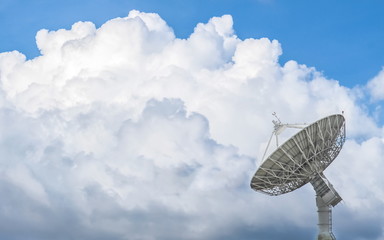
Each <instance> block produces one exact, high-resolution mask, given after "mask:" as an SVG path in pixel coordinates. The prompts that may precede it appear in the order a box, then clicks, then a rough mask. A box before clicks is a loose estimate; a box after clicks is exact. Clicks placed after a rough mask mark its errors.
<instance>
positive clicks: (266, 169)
mask: <svg viewBox="0 0 384 240" xmlns="http://www.w3.org/2000/svg"><path fill="white" fill-rule="evenodd" d="M274 115H275V117H276V118H277V116H276V114H275V113H274ZM273 123H274V124H275V126H274V131H273V133H272V136H273V135H275V136H276V143H277V145H278V135H279V134H280V133H281V132H282V130H284V129H285V128H289V127H291V128H292V127H294V128H303V129H302V130H301V131H299V132H298V133H296V134H295V135H294V136H293V137H291V138H290V139H288V140H287V141H286V142H285V143H283V144H282V145H281V146H278V148H277V149H276V150H275V151H274V152H273V153H272V154H270V155H269V156H268V157H267V158H266V159H265V160H264V161H263V162H262V164H261V165H260V166H259V168H258V169H257V171H256V173H255V175H254V176H253V178H252V180H251V188H252V189H254V190H255V191H257V192H261V193H264V194H268V195H272V196H277V195H280V194H284V193H288V192H292V191H294V190H296V189H298V188H300V187H301V186H303V185H305V184H307V183H308V182H310V183H311V184H312V186H313V187H314V189H315V191H316V205H317V208H318V221H319V222H318V227H319V235H318V240H320V239H321V240H328V239H332V240H335V239H336V238H335V236H334V235H333V233H332V208H331V207H332V206H333V207H334V206H336V205H337V204H338V203H339V202H340V201H341V200H342V198H341V197H340V195H339V194H338V193H337V192H336V190H335V189H334V188H333V186H332V184H331V183H330V182H329V181H328V180H327V178H326V177H325V176H324V174H323V171H324V170H325V169H326V168H327V167H328V166H329V165H330V164H331V163H332V161H333V160H334V159H335V158H336V157H337V155H338V154H339V152H340V150H341V148H342V147H343V144H344V142H345V119H344V116H343V115H341V114H335V115H331V116H328V117H325V118H322V119H320V120H318V121H316V122H314V123H312V124H310V125H308V126H306V127H302V124H301V125H299V124H281V121H280V119H278V118H277V121H273ZM272 136H271V138H270V140H269V142H268V146H267V149H268V147H269V144H270V142H271V139H272ZM267 149H266V151H265V153H266V152H267ZM265 153H264V156H265ZM264 156H263V158H264Z"/></svg>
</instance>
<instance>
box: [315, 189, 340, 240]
mask: <svg viewBox="0 0 384 240" xmlns="http://www.w3.org/2000/svg"><path fill="white" fill-rule="evenodd" d="M316 206H317V213H318V227H319V235H318V236H317V240H336V238H335V236H334V235H333V233H332V207H331V206H330V205H327V204H326V203H325V202H324V200H323V199H322V198H321V197H320V196H316Z"/></svg>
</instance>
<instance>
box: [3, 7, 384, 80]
mask: <svg viewBox="0 0 384 240" xmlns="http://www.w3.org/2000/svg"><path fill="white" fill-rule="evenodd" d="M383 8H384V3H383V2H382V1H380V0H370V1H368V2H362V1H357V0H352V1H331V0H326V1H305V0H294V1H279V0H241V1H233V0H222V1H216V0H207V1H205V0H204V1H203V0H195V1H178V0H163V1H155V0H131V1H123V0H112V1H107V0H92V1H91V0H83V1H74V0H69V1H48V0H32V1H28V0H3V1H1V3H0V28H1V29H2V30H1V33H0V38H1V40H0V52H4V51H11V50H18V51H20V52H22V53H24V54H25V55H26V56H27V57H28V58H33V57H35V56H38V55H39V52H38V49H37V48H36V44H35V39H34V38H35V34H36V32H37V31H38V30H40V29H42V28H46V29H49V30H56V29H60V28H66V29H68V28H70V26H71V25H72V24H73V23H74V22H77V21H92V22H94V23H95V24H96V25H98V26H100V24H102V23H104V22H105V21H107V20H108V19H111V18H115V17H123V16H126V15H127V13H128V12H129V11H130V10H132V9H137V10H140V11H144V12H155V13H158V14H160V16H161V17H162V18H163V19H164V20H166V21H167V23H168V24H169V25H170V26H171V27H172V28H173V29H174V31H175V33H176V36H177V37H179V38H186V37H188V36H189V34H190V33H192V31H193V27H194V26H195V25H196V23H198V22H206V21H207V20H208V19H209V18H211V17H213V16H221V15H223V14H231V15H232V16H233V18H234V28H235V31H236V34H237V35H238V36H239V37H240V38H241V39H245V38H260V37H267V38H270V39H277V40H278V41H279V42H280V43H281V44H282V47H283V52H284V53H283V55H282V57H281V58H280V62H281V63H284V62H286V61H287V60H291V59H293V60H296V61H298V62H299V63H301V64H306V65H307V66H312V67H315V68H316V69H317V70H318V71H322V72H323V73H324V74H325V75H326V76H327V77H329V78H333V79H336V80H338V81H340V82H341V83H342V84H343V85H346V86H349V87H352V86H354V85H356V84H359V85H363V84H364V83H365V82H366V81H368V80H369V79H370V78H372V77H374V76H375V75H376V74H377V72H379V71H380V70H381V68H382V66H383V65H384V49H383V44H382V43H383V42H384V31H383V30H382V27H383V25H384V15H383V14H382V9H383Z"/></svg>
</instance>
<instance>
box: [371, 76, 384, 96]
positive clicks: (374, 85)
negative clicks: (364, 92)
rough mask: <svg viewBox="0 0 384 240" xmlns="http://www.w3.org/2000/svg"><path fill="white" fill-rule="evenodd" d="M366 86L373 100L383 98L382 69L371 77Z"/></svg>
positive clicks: (383, 82) (383, 81)
mask: <svg viewBox="0 0 384 240" xmlns="http://www.w3.org/2000/svg"><path fill="white" fill-rule="evenodd" d="M367 87H368V89H369V91H370V95H371V96H372V98H373V99H374V100H383V99H384V70H381V71H380V72H379V73H378V74H377V76H375V77H374V78H373V79H371V80H370V81H369V82H368V84H367Z"/></svg>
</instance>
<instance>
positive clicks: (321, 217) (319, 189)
mask: <svg viewBox="0 0 384 240" xmlns="http://www.w3.org/2000/svg"><path fill="white" fill-rule="evenodd" d="M311 184H312V186H313V188H314V189H315V191H316V206H317V212H318V222H319V223H318V226H319V235H318V237H317V240H336V238H335V236H334V235H333V233H332V206H336V205H337V204H338V203H339V202H340V201H341V200H342V199H341V197H340V195H339V194H338V193H337V192H336V190H335V189H334V188H333V186H332V184H331V183H330V182H329V181H328V179H327V178H326V177H325V176H324V174H323V173H320V174H318V175H316V176H315V177H314V178H313V179H312V180H311Z"/></svg>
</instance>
